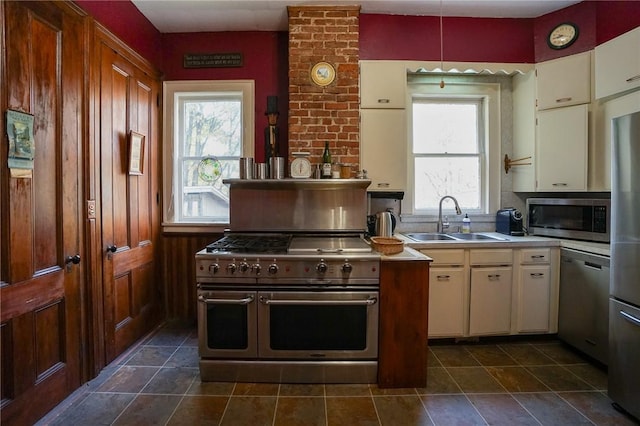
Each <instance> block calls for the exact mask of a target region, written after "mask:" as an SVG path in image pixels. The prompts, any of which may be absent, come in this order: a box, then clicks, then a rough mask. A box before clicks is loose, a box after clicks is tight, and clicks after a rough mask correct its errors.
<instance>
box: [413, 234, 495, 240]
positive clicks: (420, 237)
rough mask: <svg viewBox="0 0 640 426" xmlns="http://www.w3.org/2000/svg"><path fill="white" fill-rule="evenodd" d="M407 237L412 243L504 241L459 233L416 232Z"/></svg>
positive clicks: (481, 235) (482, 235)
mask: <svg viewBox="0 0 640 426" xmlns="http://www.w3.org/2000/svg"><path fill="white" fill-rule="evenodd" d="M406 235H407V237H409V238H411V239H412V240H414V241H455V240H458V241H460V240H463V241H504V239H502V238H499V237H492V236H489V235H484V234H474V233H471V234H463V233H461V232H454V233H452V234H438V233H436V232H417V233H413V234H406Z"/></svg>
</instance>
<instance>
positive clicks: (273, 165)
mask: <svg viewBox="0 0 640 426" xmlns="http://www.w3.org/2000/svg"><path fill="white" fill-rule="evenodd" d="M269 177H270V178H271V179H284V157H271V158H269Z"/></svg>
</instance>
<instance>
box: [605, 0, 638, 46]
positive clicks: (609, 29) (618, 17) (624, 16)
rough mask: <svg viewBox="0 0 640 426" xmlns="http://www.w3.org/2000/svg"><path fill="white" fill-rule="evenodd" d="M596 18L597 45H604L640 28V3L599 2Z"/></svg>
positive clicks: (626, 0) (632, 1)
mask: <svg viewBox="0 0 640 426" xmlns="http://www.w3.org/2000/svg"><path fill="white" fill-rule="evenodd" d="M596 16H597V17H598V21H597V22H596V43H597V44H602V43H604V42H606V41H609V40H611V39H612V38H615V37H617V36H619V35H620V34H624V33H626V32H627V31H630V30H632V29H634V28H635V27H637V26H640V1H638V0H625V1H598V2H596Z"/></svg>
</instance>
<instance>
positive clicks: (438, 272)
mask: <svg viewBox="0 0 640 426" xmlns="http://www.w3.org/2000/svg"><path fill="white" fill-rule="evenodd" d="M421 251H422V252H423V253H424V254H426V255H427V256H429V257H431V259H433V261H432V262H431V266H430V268H429V323H428V324H429V332H428V334H429V337H431V338H434V337H459V336H464V335H465V333H466V324H467V322H468V309H467V306H468V299H469V293H468V288H469V284H468V270H469V269H468V267H467V266H466V263H467V262H466V260H465V259H466V254H465V250H462V249H436V250H421Z"/></svg>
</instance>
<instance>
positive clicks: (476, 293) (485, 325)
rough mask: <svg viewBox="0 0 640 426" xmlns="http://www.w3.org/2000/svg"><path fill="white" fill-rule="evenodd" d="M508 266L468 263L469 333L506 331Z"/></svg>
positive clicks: (508, 294) (509, 315) (508, 329)
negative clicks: (469, 272)
mask: <svg viewBox="0 0 640 426" xmlns="http://www.w3.org/2000/svg"><path fill="white" fill-rule="evenodd" d="M512 273H513V271H512V267H511V266H501V267H495V266H494V267H472V268H471V294H470V296H469V334H470V335H471V336H478V335H489V334H509V332H510V330H511V282H512Z"/></svg>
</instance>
